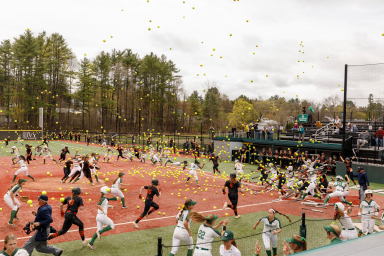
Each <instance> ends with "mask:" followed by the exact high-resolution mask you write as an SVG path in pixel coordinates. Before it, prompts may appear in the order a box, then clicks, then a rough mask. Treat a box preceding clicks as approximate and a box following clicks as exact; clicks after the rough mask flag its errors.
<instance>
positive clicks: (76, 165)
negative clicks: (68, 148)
mask: <svg viewBox="0 0 384 256" xmlns="http://www.w3.org/2000/svg"><path fill="white" fill-rule="evenodd" d="M81 164H82V163H81V159H80V158H74V159H73V164H72V170H71V173H70V174H69V175H68V177H66V178H65V179H64V182H63V183H65V182H66V181H67V179H68V178H71V179H70V181H69V182H70V183H73V181H74V179H76V178H77V177H78V176H81V177H80V178H82V177H83V175H84V174H83V170H82V165H81Z"/></svg>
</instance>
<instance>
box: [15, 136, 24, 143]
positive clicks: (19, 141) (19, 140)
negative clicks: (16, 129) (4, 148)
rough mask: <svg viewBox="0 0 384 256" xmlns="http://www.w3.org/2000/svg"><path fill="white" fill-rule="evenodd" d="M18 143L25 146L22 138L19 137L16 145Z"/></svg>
mask: <svg viewBox="0 0 384 256" xmlns="http://www.w3.org/2000/svg"><path fill="white" fill-rule="evenodd" d="M16 143H20V144H21V145H24V144H23V141H22V140H21V138H20V136H17V141H16V142H15V143H14V144H16Z"/></svg>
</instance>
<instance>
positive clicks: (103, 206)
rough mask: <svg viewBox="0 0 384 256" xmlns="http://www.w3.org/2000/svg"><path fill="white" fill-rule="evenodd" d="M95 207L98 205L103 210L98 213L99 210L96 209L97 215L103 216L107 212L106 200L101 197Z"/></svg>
mask: <svg viewBox="0 0 384 256" xmlns="http://www.w3.org/2000/svg"><path fill="white" fill-rule="evenodd" d="M97 205H100V206H101V208H103V210H104V211H100V209H99V208H97V213H100V214H104V213H107V212H108V198H106V197H102V198H100V201H99V202H98V203H97Z"/></svg>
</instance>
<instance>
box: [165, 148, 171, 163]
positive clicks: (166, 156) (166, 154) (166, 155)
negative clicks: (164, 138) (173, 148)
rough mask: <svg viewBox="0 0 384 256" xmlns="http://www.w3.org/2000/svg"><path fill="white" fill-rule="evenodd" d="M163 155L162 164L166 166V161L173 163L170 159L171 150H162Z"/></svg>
mask: <svg viewBox="0 0 384 256" xmlns="http://www.w3.org/2000/svg"><path fill="white" fill-rule="evenodd" d="M164 155H165V164H164V166H167V163H170V164H173V162H172V161H171V152H170V151H169V150H168V149H167V150H166V151H164Z"/></svg>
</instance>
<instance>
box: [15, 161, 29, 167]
mask: <svg viewBox="0 0 384 256" xmlns="http://www.w3.org/2000/svg"><path fill="white" fill-rule="evenodd" d="M17 163H18V164H19V165H20V167H27V165H26V164H25V161H24V160H21V159H20V160H19V161H17Z"/></svg>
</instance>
